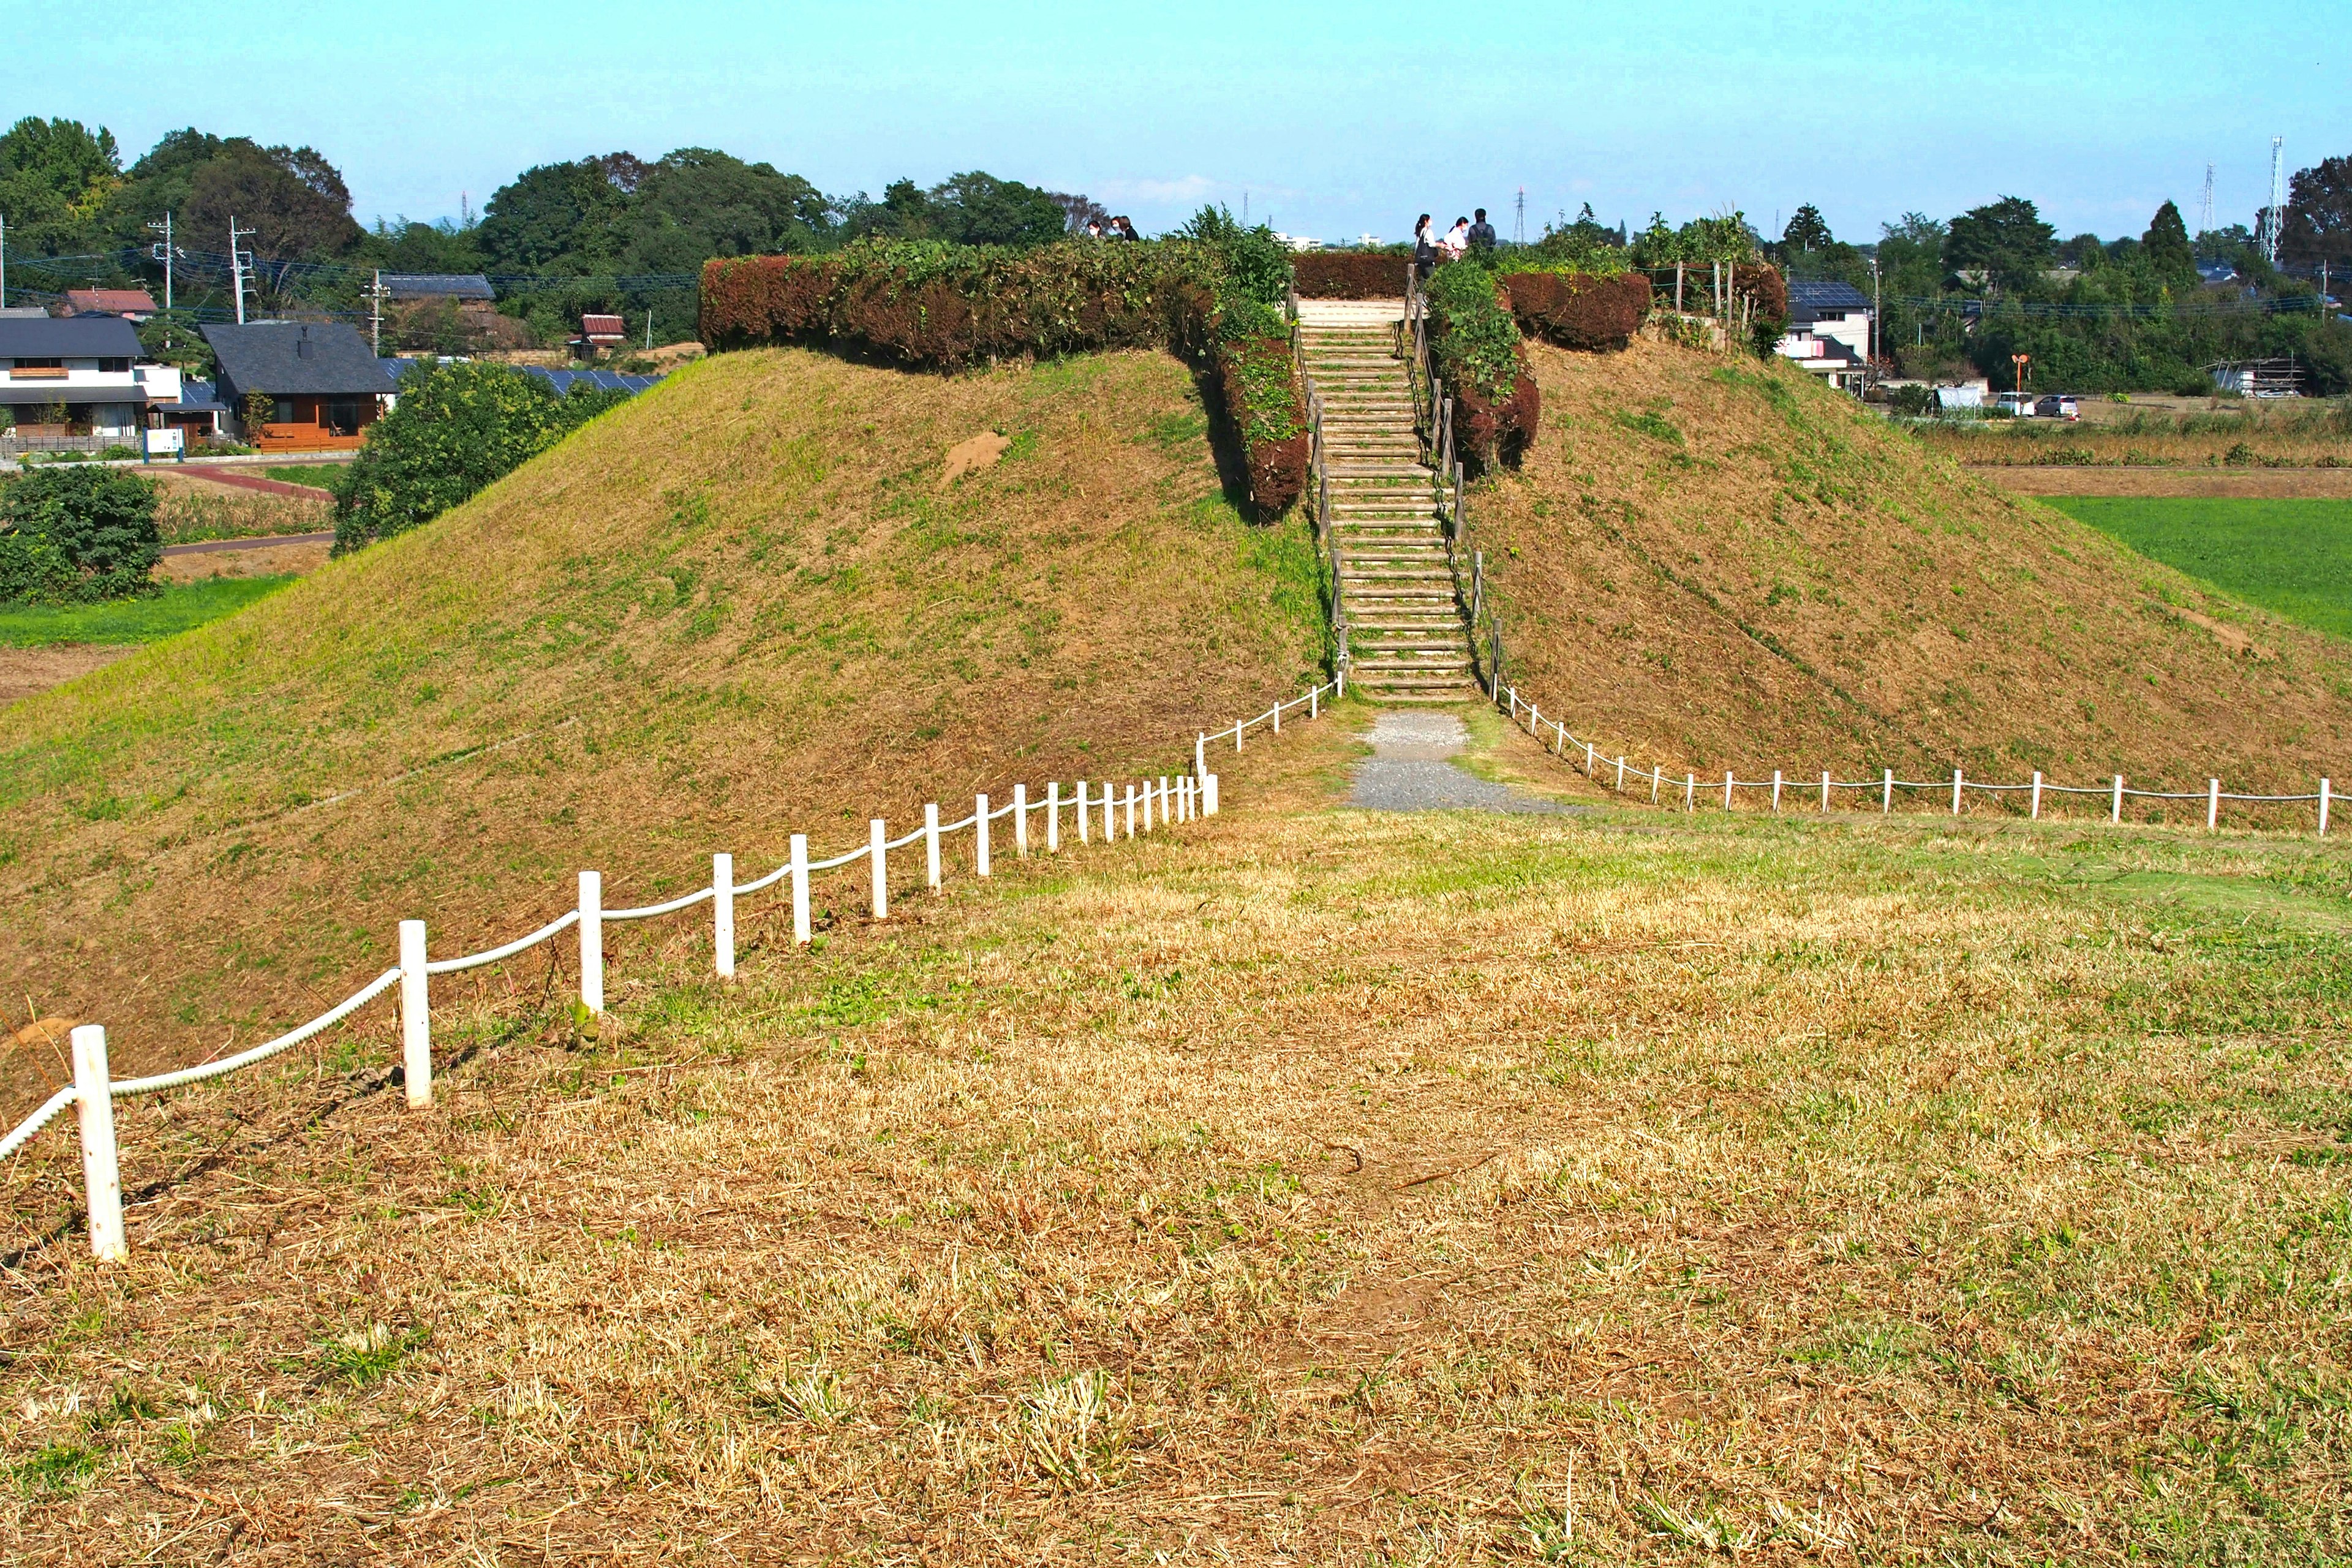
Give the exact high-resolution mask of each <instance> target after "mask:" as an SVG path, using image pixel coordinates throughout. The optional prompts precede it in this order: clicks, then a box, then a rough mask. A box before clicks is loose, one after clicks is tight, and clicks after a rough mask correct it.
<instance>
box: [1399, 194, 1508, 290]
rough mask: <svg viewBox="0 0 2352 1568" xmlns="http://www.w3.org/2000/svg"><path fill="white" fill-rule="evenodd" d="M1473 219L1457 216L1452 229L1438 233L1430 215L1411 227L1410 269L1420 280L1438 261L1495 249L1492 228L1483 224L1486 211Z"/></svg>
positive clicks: (1479, 209)
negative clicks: (1411, 266) (1419, 276)
mask: <svg viewBox="0 0 2352 1568" xmlns="http://www.w3.org/2000/svg"><path fill="white" fill-rule="evenodd" d="M1475 210H1476V217H1475V220H1474V219H1472V218H1466V217H1457V218H1455V219H1454V226H1453V227H1452V228H1449V229H1447V230H1446V231H1445V232H1444V233H1443V234H1440V233H1439V232H1438V231H1437V226H1436V225H1434V224H1433V223H1432V222H1431V221H1430V218H1429V215H1428V214H1427V213H1423V214H1422V215H1421V219H1420V221H1419V222H1417V223H1415V224H1414V225H1413V226H1412V265H1413V270H1414V271H1415V272H1417V273H1419V274H1420V275H1421V276H1422V277H1423V278H1427V277H1428V276H1429V272H1430V268H1433V267H1435V266H1436V265H1437V264H1438V263H1439V262H1441V261H1459V260H1461V259H1462V258H1464V257H1465V256H1467V255H1469V254H1470V253H1471V252H1472V251H1474V250H1475V251H1479V252H1481V253H1485V252H1487V251H1491V250H1493V249H1494V248H1495V226H1494V225H1493V224H1491V223H1488V222H1487V221H1486V208H1485V207H1479V208H1477V209H1475Z"/></svg>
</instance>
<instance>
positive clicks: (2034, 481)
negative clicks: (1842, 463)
mask: <svg viewBox="0 0 2352 1568" xmlns="http://www.w3.org/2000/svg"><path fill="white" fill-rule="evenodd" d="M1968 473H1969V478H1971V479H1980V480H1982V481H1984V482H1985V483H1987V484H1989V485H1992V486H1994V487H1996V488H1998V489H2003V490H2007V491H2009V492H2011V494H2014V495H2022V496H2192V497H2201V496H2212V497H2229V496H2251V497H2256V498H2274V499H2278V500H2298V499H2310V500H2334V499H2337V498H2341V497H2352V468H2103V467H2088V466H2086V467H2082V468H2067V467H2062V466H2059V465H2056V464H2019V463H1971V464H1969V465H1968Z"/></svg>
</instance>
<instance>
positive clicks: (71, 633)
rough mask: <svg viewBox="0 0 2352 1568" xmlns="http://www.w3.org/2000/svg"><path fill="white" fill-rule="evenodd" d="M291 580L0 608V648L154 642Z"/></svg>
mask: <svg viewBox="0 0 2352 1568" xmlns="http://www.w3.org/2000/svg"><path fill="white" fill-rule="evenodd" d="M292 581H294V579H293V578H292V577H291V576H290V575H289V576H282V577H216V578H214V579H212V580H211V581H209V582H204V583H176V584H172V585H171V586H169V587H167V588H165V589H164V590H163V592H162V593H160V594H158V595H155V596H154V597H153V598H152V599H116V600H113V601H111V602H110V603H107V604H103V605H5V606H0V647H44V646H46V645H47V644H49V643H146V642H153V641H155V640H156V639H157V638H159V637H170V636H172V635H173V633H175V632H184V631H187V630H188V629H190V628H191V627H194V626H203V625H204V624H205V622H206V621H216V620H218V619H220V618H221V617H222V616H226V615H231V614H233V613H235V612H236V611H238V610H241V609H243V608H245V606H246V605H250V604H252V603H253V602H254V601H255V600H256V599H262V598H267V597H268V595H272V594H274V593H276V592H277V591H278V589H280V588H283V587H284V586H286V584H289V583H291V582H292Z"/></svg>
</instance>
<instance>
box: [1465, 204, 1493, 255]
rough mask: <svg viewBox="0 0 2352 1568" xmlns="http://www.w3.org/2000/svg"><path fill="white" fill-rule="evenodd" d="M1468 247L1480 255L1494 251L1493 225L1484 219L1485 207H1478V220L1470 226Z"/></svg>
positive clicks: (1491, 253)
mask: <svg viewBox="0 0 2352 1568" xmlns="http://www.w3.org/2000/svg"><path fill="white" fill-rule="evenodd" d="M1470 248H1471V249H1473V250H1475V251H1476V252H1477V253H1478V254H1479V255H1481V256H1492V255H1493V254H1494V253H1495V226H1494V225H1493V224H1491V223H1488V222H1487V221H1486V208H1485V207H1480V208H1479V209H1478V221H1477V222H1476V223H1474V224H1472V225H1471V226H1470Z"/></svg>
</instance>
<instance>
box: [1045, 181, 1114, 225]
mask: <svg viewBox="0 0 2352 1568" xmlns="http://www.w3.org/2000/svg"><path fill="white" fill-rule="evenodd" d="M1045 195H1046V199H1047V200H1049V201H1051V202H1052V203H1053V204H1054V205H1055V206H1057V207H1059V208H1061V209H1062V232H1063V233H1065V234H1084V233H1086V231H1087V224H1089V223H1098V224H1101V225H1103V226H1106V227H1108V226H1109V224H1110V209H1109V208H1108V207H1107V206H1105V205H1102V204H1101V203H1100V202H1098V201H1097V200H1095V199H1094V198H1093V197H1092V196H1082V195H1072V194H1071V193H1069V192H1067V191H1047V192H1046V193H1045Z"/></svg>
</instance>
